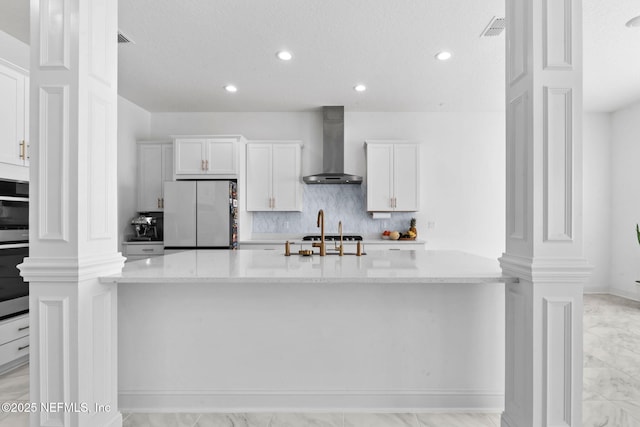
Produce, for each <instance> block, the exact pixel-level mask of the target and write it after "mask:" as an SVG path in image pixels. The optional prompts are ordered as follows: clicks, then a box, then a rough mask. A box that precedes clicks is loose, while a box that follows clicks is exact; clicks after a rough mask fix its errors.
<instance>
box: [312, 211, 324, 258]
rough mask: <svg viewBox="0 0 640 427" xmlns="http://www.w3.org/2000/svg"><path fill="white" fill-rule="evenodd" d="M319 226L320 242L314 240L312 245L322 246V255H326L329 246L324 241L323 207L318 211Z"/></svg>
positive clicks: (315, 246)
mask: <svg viewBox="0 0 640 427" xmlns="http://www.w3.org/2000/svg"><path fill="white" fill-rule="evenodd" d="M318 227H320V243H318V242H314V243H313V244H312V245H311V246H312V247H314V248H320V256H325V255H327V247H326V245H325V243H324V211H323V210H322V209H320V210H319V211H318Z"/></svg>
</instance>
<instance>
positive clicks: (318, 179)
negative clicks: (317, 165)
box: [302, 106, 362, 184]
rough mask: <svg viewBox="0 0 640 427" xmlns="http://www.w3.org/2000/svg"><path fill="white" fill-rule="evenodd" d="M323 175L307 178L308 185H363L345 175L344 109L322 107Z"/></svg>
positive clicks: (359, 179) (305, 178)
mask: <svg viewBox="0 0 640 427" xmlns="http://www.w3.org/2000/svg"><path fill="white" fill-rule="evenodd" d="M322 117H323V119H322V173H319V174H316V175H308V176H305V177H304V178H302V179H303V181H304V182H305V183H307V184H362V177H361V176H357V175H350V174H346V173H344V107H342V106H340V107H322Z"/></svg>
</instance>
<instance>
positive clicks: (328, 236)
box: [302, 234, 362, 242]
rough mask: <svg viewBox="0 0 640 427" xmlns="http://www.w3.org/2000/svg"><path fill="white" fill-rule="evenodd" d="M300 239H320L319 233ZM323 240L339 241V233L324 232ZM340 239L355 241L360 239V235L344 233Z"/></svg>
mask: <svg viewBox="0 0 640 427" xmlns="http://www.w3.org/2000/svg"><path fill="white" fill-rule="evenodd" d="M302 240H311V241H318V242H319V241H320V235H319V234H311V235H308V236H304V237H303V238H302ZM324 240H325V241H326V242H335V241H340V235H339V234H325V236H324ZM342 240H343V241H345V242H347V241H353V242H356V241H358V240H362V236H360V235H358V234H345V235H343V236H342Z"/></svg>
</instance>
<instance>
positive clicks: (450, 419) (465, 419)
mask: <svg viewBox="0 0 640 427" xmlns="http://www.w3.org/2000/svg"><path fill="white" fill-rule="evenodd" d="M499 425H500V415H499V414H418V426H419V427H441V426H447V427H498V426H499Z"/></svg>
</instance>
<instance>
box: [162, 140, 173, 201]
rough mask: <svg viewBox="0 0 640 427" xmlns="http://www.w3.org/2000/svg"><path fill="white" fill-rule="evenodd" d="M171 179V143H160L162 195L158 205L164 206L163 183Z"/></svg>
mask: <svg viewBox="0 0 640 427" xmlns="http://www.w3.org/2000/svg"><path fill="white" fill-rule="evenodd" d="M166 181H173V144H162V195H161V196H160V197H162V200H161V203H160V206H161V207H162V208H164V183H165V182H166Z"/></svg>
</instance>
